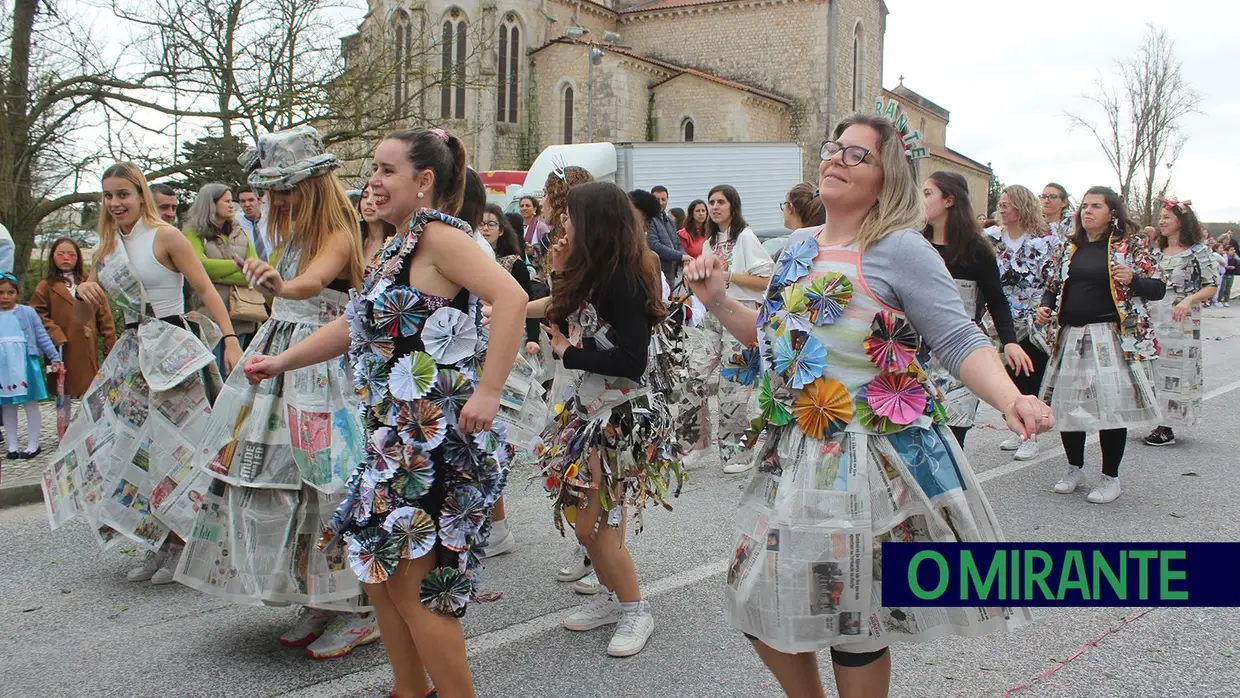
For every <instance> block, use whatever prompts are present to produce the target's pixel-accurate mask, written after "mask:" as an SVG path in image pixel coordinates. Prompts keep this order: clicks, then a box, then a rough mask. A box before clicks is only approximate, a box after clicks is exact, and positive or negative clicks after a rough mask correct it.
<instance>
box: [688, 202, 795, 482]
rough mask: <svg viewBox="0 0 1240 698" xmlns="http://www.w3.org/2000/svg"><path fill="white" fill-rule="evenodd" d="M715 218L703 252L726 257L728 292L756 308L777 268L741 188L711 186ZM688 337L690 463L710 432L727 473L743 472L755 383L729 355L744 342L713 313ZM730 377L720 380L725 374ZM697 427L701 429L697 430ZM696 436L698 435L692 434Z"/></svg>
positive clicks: (737, 354)
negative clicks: (740, 375)
mask: <svg viewBox="0 0 1240 698" xmlns="http://www.w3.org/2000/svg"><path fill="white" fill-rule="evenodd" d="M706 202H707V206H708V209H709V212H710V220H709V221H708V222H707V224H706V243H705V245H703V247H702V255H708V254H713V255H715V256H716V257H718V258H719V260H720V261H722V262H723V268H724V270H725V272H726V274H727V279H726V282H727V287H728V297H729V298H734V299H736V300H737V301H739V302H741V303H743V304H745V306H746V307H749V308H757V307H758V305H759V304H761V303H762V299H763V295H762V294H763V291H764V290H765V289H766V286H767V283H768V282H769V281H770V279H771V273H772V272H773V271H774V270H775V263H774V262H773V261H772V260H771V256H770V255H769V254H767V252H766V250H764V249H762V242H761V241H759V240H758V236H757V235H755V234H754V232H753V229H752V228H750V227H749V224H748V223H746V222H745V216H744V214H743V213H742V212H741V197H740V194H738V193H737V191H736V189H735V188H733V187H731V186H729V185H727V184H722V185H719V186H717V187H715V188H713V189H711V190H710V194H709V195H708V196H707V197H706ZM691 335H692V340H691V341H690V342H689V346H690V349H689V386H690V389H691V390H692V393H691V394H690V395H688V396H687V402H688V404H687V406H686V407H685V409H682V410H681V412H680V414H679V415H678V420H679V425H678V429H679V431H681V432H682V434H681V436H682V438H684V439H687V440H688V441H690V442H693V441H696V450H694V451H693V453H691V454H689V456H688V457H687V458H686V459H685V461H686V462H685V466H686V467H692V465H693V464H694V463H695V462H696V461H697V460H698V459H700V458H701V457H702V456H703V455H704V453H705V449H706V448H707V445H708V444H710V443H711V441H712V439H711V433H712V431H714V432H715V438H714V439H713V440H714V442H715V443H716V444H717V446H718V449H719V459H720V460H721V461H722V462H723V472H725V473H727V474H729V475H731V474H735V473H743V472H745V471H746V470H749V469H750V468H752V467H753V462H752V459H751V458H749V457H747V455H746V454H745V451H746V441H747V439H746V435H745V432H746V430H747V429H748V427H749V420H748V416H749V415H748V412H747V410H748V407H749V404H750V403H751V402H752V397H753V390H754V386H753V385H752V384H750V385H744V384H742V383H739V382H737V381H735V380H733V378H732V377H734V376H735V371H733V370H731V369H730V368H729V367H728V366H725V363H726V362H728V361H729V360H730V359H729V357H733V358H739V357H741V356H742V355H743V353H744V351H745V348H746V347H745V345H743V344H741V343H740V342H738V341H736V339H735V338H733V337H732V335H731V334H729V333H728V332H727V330H726V329H724V327H723V325H721V324H720V323H719V321H718V319H717V318H715V317H714V316H713V315H708V316H706V317H705V318H704V319H703V321H702V326H701V327H700V328H697V329H695V330H694V331H693V332H692V333H691ZM725 372H726V373H727V374H728V376H729V377H728V378H727V379H726V380H720V379H721V378H722V377H723V375H722V374H723V373H725ZM712 395H718V404H719V414H718V417H717V418H716V419H715V420H713V421H712V419H711V416H710V410H709V407H708V400H709V398H710V397H711V396H712ZM693 432H696V434H695V433H693ZM693 436H697V437H698V438H697V439H696V440H695V439H693V438H692V437H693Z"/></svg>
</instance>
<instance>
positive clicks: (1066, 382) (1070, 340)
mask: <svg viewBox="0 0 1240 698" xmlns="http://www.w3.org/2000/svg"><path fill="white" fill-rule="evenodd" d="M1046 366H1047V367H1046V377H1045V378H1043V379H1042V395H1041V398H1042V401H1043V402H1045V403H1046V404H1048V405H1050V406H1051V411H1052V413H1053V414H1054V415H1055V430H1056V431H1087V432H1095V431H1100V430H1102V429H1124V428H1128V429H1135V428H1139V427H1148V426H1154V425H1156V424H1158V422H1159V420H1160V419H1161V417H1162V414H1161V412H1160V410H1159V407H1158V399H1157V397H1156V395H1155V392H1154V379H1153V372H1152V369H1151V366H1150V362H1149V361H1139V360H1131V361H1130V360H1126V359H1125V358H1124V352H1123V349H1122V348H1121V347H1120V339H1119V331H1118V330H1116V328H1115V325H1114V324H1112V323H1109V322H1102V323H1096V324H1092V325H1086V326H1084V327H1064V328H1062V329H1061V330H1060V332H1059V344H1058V346H1057V347H1056V348H1055V353H1054V355H1052V356H1051V359H1050V361H1049V362H1048V363H1047V365H1046Z"/></svg>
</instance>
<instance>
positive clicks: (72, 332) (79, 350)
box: [30, 279, 116, 397]
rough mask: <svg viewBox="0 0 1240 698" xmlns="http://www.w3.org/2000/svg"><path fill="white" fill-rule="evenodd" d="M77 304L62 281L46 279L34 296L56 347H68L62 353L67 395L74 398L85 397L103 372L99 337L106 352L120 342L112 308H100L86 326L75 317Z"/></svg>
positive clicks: (32, 298) (33, 298) (38, 310)
mask: <svg viewBox="0 0 1240 698" xmlns="http://www.w3.org/2000/svg"><path fill="white" fill-rule="evenodd" d="M76 302H77V301H76V299H74V297H73V295H72V294H70V293H69V288H68V286H66V285H65V282H64V281H62V280H60V279H56V280H54V281H51V282H48V280H47V279H43V280H42V281H40V282H39V285H38V286H35V289H34V295H32V296H30V307H32V308H34V309H35V312H37V313H38V314H39V317H40V318H42V320H43V327H44V328H46V329H47V333H48V334H49V335H51V336H52V342H54V343H55V344H56V346H61V345H64V348H63V349H62V353H63V358H64V363H65V370H66V371H67V373H66V374H65V392H66V393H68V394H69V396H70V397H82V395H83V393H85V392H86V389H87V388H89V387H90V382H91V381H92V380H94V379H95V374H96V373H98V372H99V354H98V352H97V350H96V347H95V338H96V337H97V336H99V335H103V347H104V351H105V352H110V351H112V345H113V344H115V343H116V328H115V327H113V325H112V311H111V309H110V308H107V307H103V308H99V309H98V310H97V311H96V313H95V318H94V320H93V321H92V322H91V323H90V324H85V325H84V324H82V323H80V322H78V321H77V320H76V319H75V318H74V313H73V306H74V304H75V303H76Z"/></svg>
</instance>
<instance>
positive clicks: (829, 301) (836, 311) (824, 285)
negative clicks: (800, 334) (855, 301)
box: [805, 271, 853, 327]
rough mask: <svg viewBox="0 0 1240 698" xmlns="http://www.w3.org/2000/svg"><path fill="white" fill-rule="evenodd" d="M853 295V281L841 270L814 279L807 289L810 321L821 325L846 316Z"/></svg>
mask: <svg viewBox="0 0 1240 698" xmlns="http://www.w3.org/2000/svg"><path fill="white" fill-rule="evenodd" d="M852 295H853V285H852V282H851V281H849V280H848V277H847V276H844V275H843V274H840V273H839V272H834V271H833V272H828V273H826V274H823V275H822V276H820V277H818V278H817V279H814V281H813V282H812V283H810V284H809V286H808V287H807V288H806V291H805V298H806V304H807V306H808V309H809V310H808V312H809V319H810V322H813V323H814V324H815V325H817V326H819V327H822V326H823V325H830V324H834V323H835V321H836V320H838V319H840V318H841V317H843V316H844V309H845V308H847V307H848V303H849V302H850V301H852Z"/></svg>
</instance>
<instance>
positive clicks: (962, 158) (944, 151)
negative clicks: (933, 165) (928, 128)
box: [929, 146, 991, 175]
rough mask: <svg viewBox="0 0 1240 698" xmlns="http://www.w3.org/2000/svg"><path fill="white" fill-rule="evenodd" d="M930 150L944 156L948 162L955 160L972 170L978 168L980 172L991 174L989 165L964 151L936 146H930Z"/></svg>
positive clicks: (937, 155)
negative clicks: (965, 153) (959, 151)
mask: <svg viewBox="0 0 1240 698" xmlns="http://www.w3.org/2000/svg"><path fill="white" fill-rule="evenodd" d="M929 150H930V154H931V155H933V156H935V157H940V158H943V159H944V160H947V161H948V162H954V163H956V164H957V165H960V166H962V167H967V168H969V169H971V170H977V171H978V172H981V173H983V174H987V175H989V174H991V171H990V168H989V167H987V166H985V165H983V164H982V163H980V162H978V161H977V160H974V159H973V158H971V157H969V156H967V155H964V154H963V153H958V152H956V151H954V150H952V149H951V148H936V147H934V146H930V149H929Z"/></svg>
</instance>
